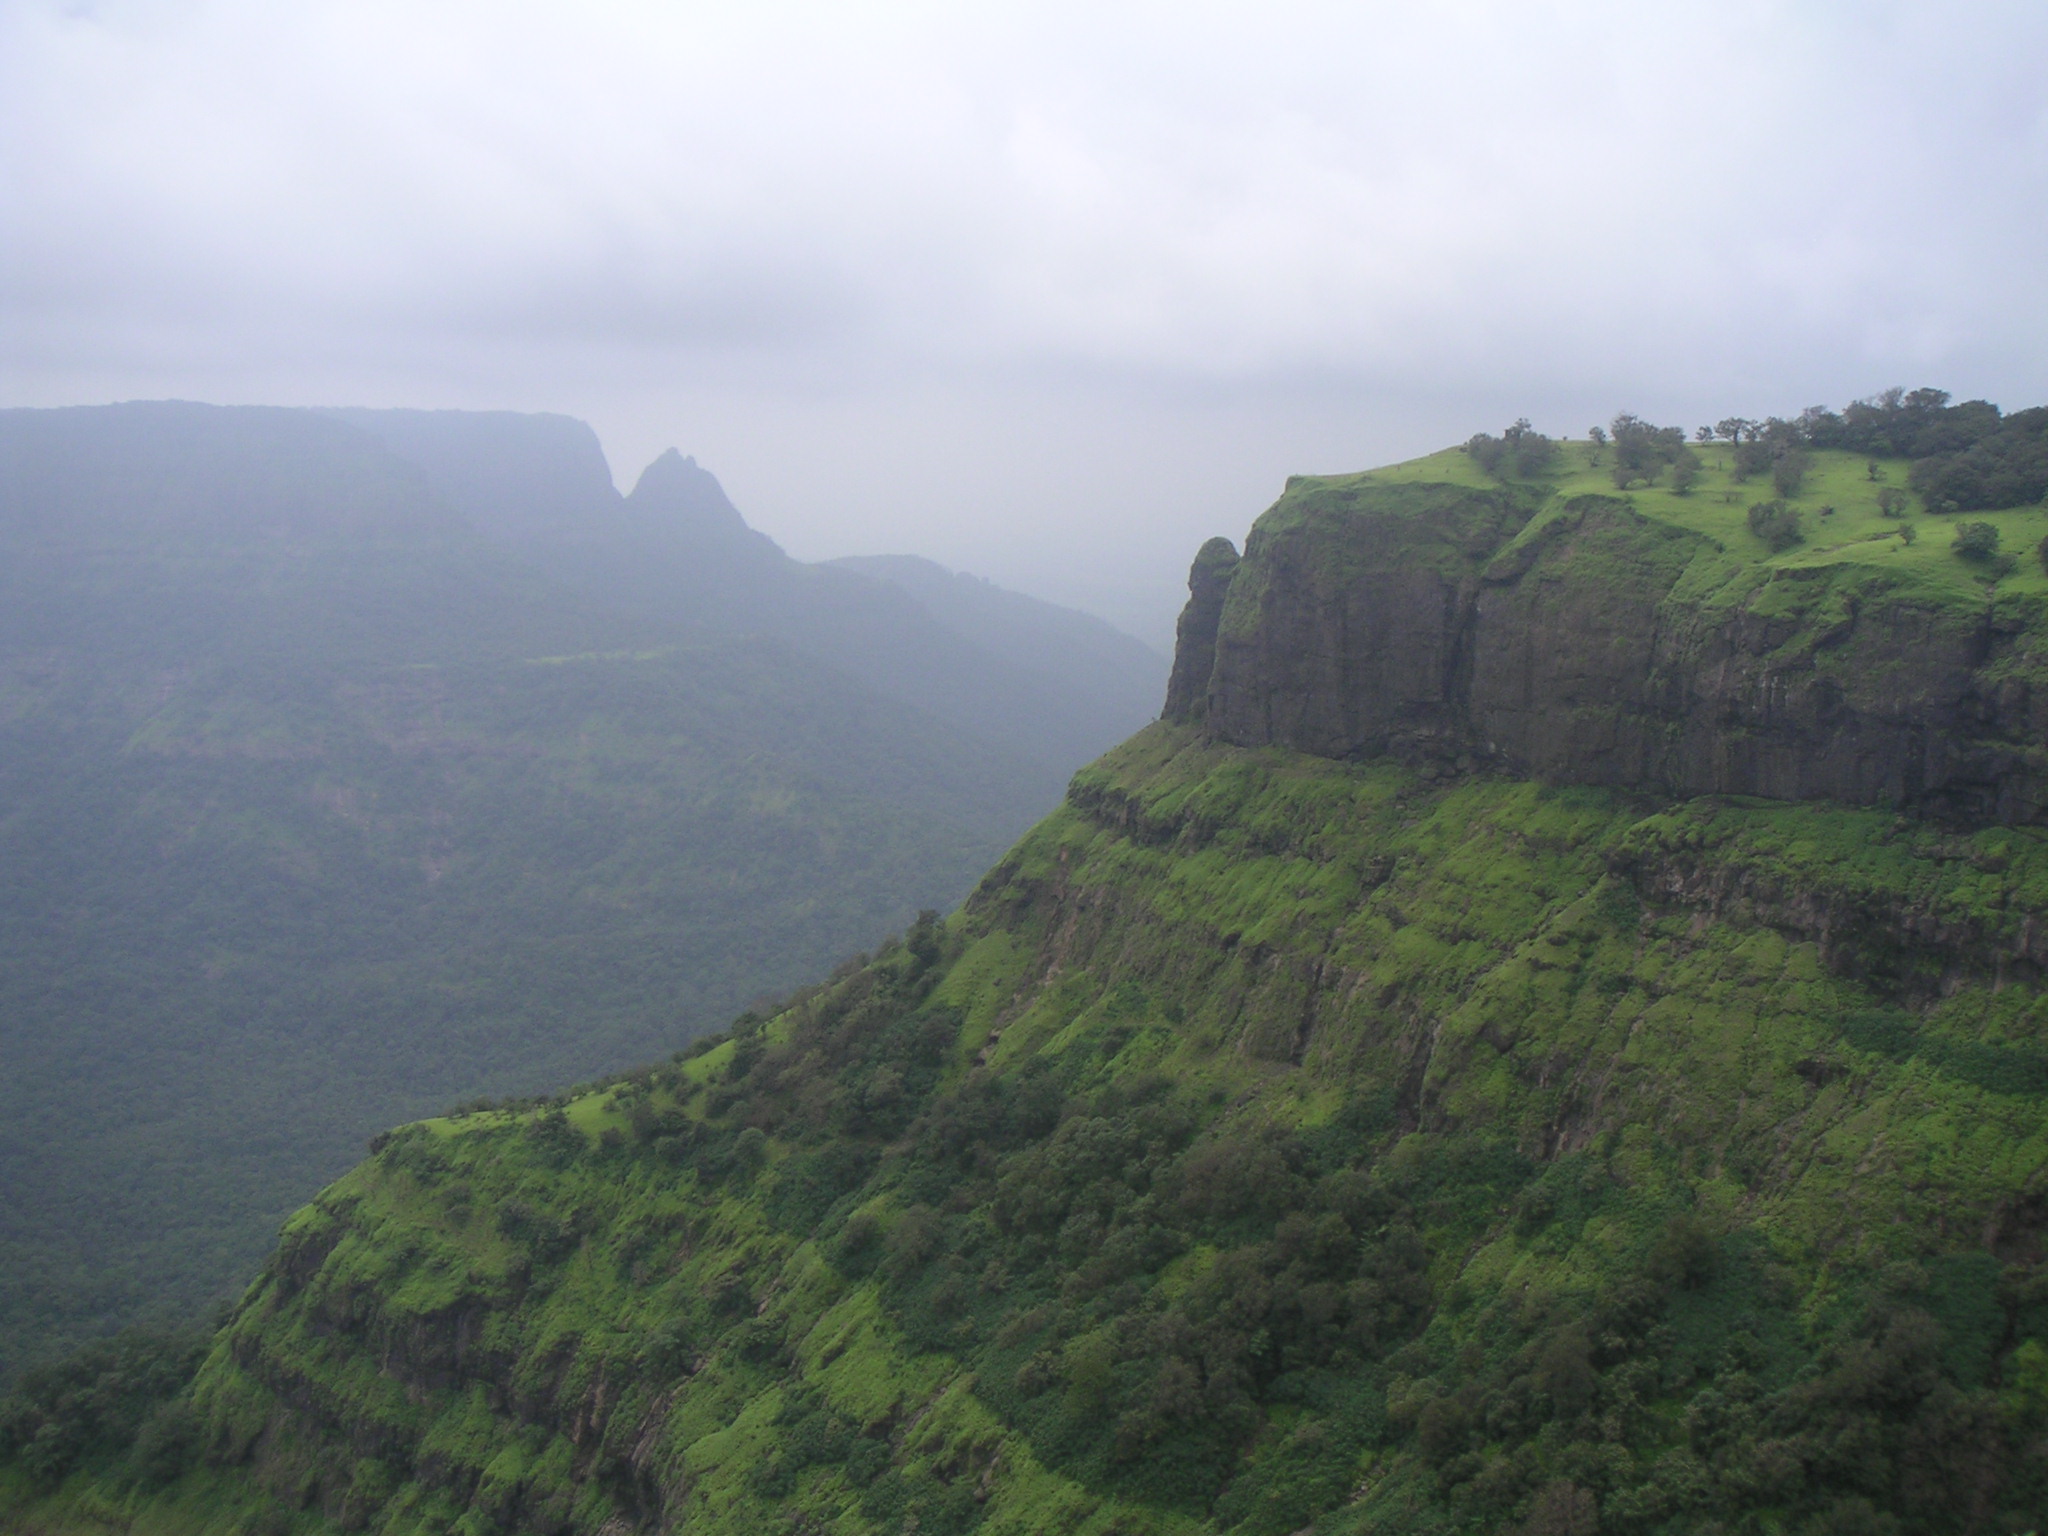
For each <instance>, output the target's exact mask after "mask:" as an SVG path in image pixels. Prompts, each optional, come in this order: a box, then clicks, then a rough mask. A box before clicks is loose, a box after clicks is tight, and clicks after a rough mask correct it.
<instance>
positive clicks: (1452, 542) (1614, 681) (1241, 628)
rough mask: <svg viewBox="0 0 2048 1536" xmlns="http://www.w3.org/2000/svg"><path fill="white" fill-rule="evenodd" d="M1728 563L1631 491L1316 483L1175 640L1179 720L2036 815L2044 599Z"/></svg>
mask: <svg viewBox="0 0 2048 1536" xmlns="http://www.w3.org/2000/svg"><path fill="white" fill-rule="evenodd" d="M1208 553H1209V552H1208V551H1207V550H1205V551H1204V556H1205V558H1206V557H1207V556H1208ZM1739 556H1740V552H1739V551H1738V552H1736V553H1734V554H1731V552H1730V551H1729V550H1728V549H1727V548H1725V547H1724V546H1723V545H1722V543H1721V542H1719V541H1717V540H1716V539H1714V538H1712V537H1709V536H1707V535H1704V534H1701V533H1698V532H1695V531H1691V530H1687V529H1684V528H1679V527H1674V526H1672V525H1670V524H1667V523H1663V522H1659V521H1656V520H1654V519H1652V518H1649V517H1645V516H1643V515H1641V514H1640V513H1638V512H1637V511H1636V510H1635V509H1634V508H1633V507H1632V506H1631V505H1630V504H1629V503H1628V502H1627V501H1625V500H1622V499H1619V498H1615V497H1606V496H1580V497H1576V498H1573V499H1571V500H1568V501H1566V502H1564V503H1563V504H1562V505H1559V506H1553V507H1549V508H1543V509H1541V510H1539V509H1538V508H1537V506H1536V505H1535V504H1534V501H1533V498H1532V497H1530V496H1528V495H1526V494H1520V493H1517V492H1515V491H1512V490H1509V489H1502V490H1497V491H1488V490H1475V489H1468V488H1465V487H1460V486H1453V485H1385V484H1376V483H1374V482H1373V481H1372V480H1370V479H1369V478H1366V477H1360V478H1358V479H1355V480H1351V481H1334V482H1333V481H1308V482H1303V483H1300V484H1297V485H1295V486H1293V487H1291V488H1290V490H1289V492H1288V494H1287V495H1286V496H1284V497H1283V498H1282V499H1281V501H1280V502H1279V503H1278V504H1277V505H1276V506H1275V507H1274V508H1273V509H1272V511H1270V512H1269V513H1267V514H1266V516H1265V517H1264V518H1262V519H1261V520H1260V522H1259V524H1258V526H1257V527H1256V528H1254V530H1253V532H1252V534H1251V537H1250V538H1249V539H1248V540H1247V544H1246V549H1245V553H1244V558H1243V559H1242V560H1241V561H1239V562H1238V563H1236V565H1235V566H1234V567H1233V568H1231V569H1230V571H1229V574H1228V577H1227V590H1226V591H1225V592H1224V593H1223V594H1222V599H1221V603H1220V613H1219V616H1218V622H1217V625H1216V631H1215V638H1214V640H1213V642H1212V643H1210V644H1209V645H1206V646H1205V644H1204V639H1205V636H1204V633H1203V626H1202V625H1200V624H1194V625H1192V626H1191V628H1190V629H1189V630H1188V631H1186V632H1184V637H1183V640H1182V654H1181V655H1180V656H1179V657H1177V658H1176V663H1175V667H1176V671H1175V679H1176V683H1177V684H1179V683H1180V682H1181V679H1182V677H1183V674H1184V673H1187V672H1190V671H1192V670H1195V669H1197V668H1199V667H1200V665H1201V663H1202V660H1203V657H1204V652H1205V651H1207V650H1212V651H1213V660H1212V661H1211V663H1210V665H1209V667H1208V672H1207V680H1206V686H1203V687H1199V688H1197V687H1195V686H1194V685H1193V684H1192V683H1190V684H1187V685H1185V686H1184V687H1181V688H1179V689H1178V690H1177V692H1176V694H1175V695H1174V696H1173V697H1172V698H1170V699H1169V710H1168V713H1169V717H1170V718H1179V719H1184V720H1185V719H1195V718H1199V719H1201V720H1202V721H1203V723H1204V725H1205V727H1206V729H1207V730H1208V731H1209V733H1210V734H1212V735H1213V736H1215V737H1216V738H1218V739H1220V740H1222V741H1225V742H1229V743H1232V744H1235V745H1240V746H1263V745H1278V746H1285V747H1290V748H1293V749H1295V750H1299V751H1304V752H1310V753H1314V754H1316V755H1318V756H1323V757H1334V758H1365V757H1372V756H1380V755H1391V756H1394V757H1397V758H1402V759H1405V760H1408V761H1411V762H1417V763H1420V764H1423V765H1425V766H1440V767H1449V768H1460V767H1462V768H1471V767H1475V766H1482V765H1483V766H1488V767H1493V768H1497V769H1499V770H1502V771H1505V772H1508V773H1512V774H1517V775H1528V776H1533V777H1539V778H1544V779H1548V780H1551V781H1554V782H1565V783H1579V784H1590V785H1599V786H1602V787H1607V788H1624V789H1643V790H1648V791H1651V792H1657V793H1664V794H1671V795H1698V794H1735V795H1761V796H1768V797H1770V798H1773V799H1782V800H1812V799H1830V800H1838V801H1844V802H1847V803H1850V804H1861V805H1872V804H1883V805H1892V806H1896V807H1899V808H1901V809H1904V810H1909V811H1912V812H1914V813H1917V814H1926V815H1933V816H1937V817H1941V818H1944V819H1951V820H1958V821H1963V822H1970V823H1990V822H2004V823H2039V822H2042V821H2044V820H2048V691H2044V689H2043V687H2042V683H2043V681H2044V677H2043V653H2042V646H2041V628H2042V625H2041V620H2042V618H2043V614H2042V612H2041V605H2040V603H2039V602H2038V600H2035V599H2020V598H2013V599H2003V600H1993V599H1991V598H1986V599H1984V600H1983V601H1981V602H1977V603H1974V604H1972V603H1969V602H1965V601H1958V600H1956V599H1955V597H1954V596H1953V595H1952V594H1949V593H1945V592H1937V591H1933V590H1930V589H1928V588H1927V587H1926V586H1925V585H1924V584H1922V583H1918V582H1916V581H1914V580H1913V579H1912V578H1911V577H1910V576H1906V575H1901V574H1895V573H1893V572H1889V571H1886V570H1883V569H1879V568H1874V567H1872V566H1871V565H1869V564H1852V563H1848V562H1841V563H1816V564H1806V565H1796V566H1773V565H1768V564H1762V563H1759V562H1756V561H1752V560H1746V559H1743V558H1740V557H1739ZM1214 567H1215V562H1214V561H1213V560H1212V561H1210V568H1211V569H1212V570H1213V569H1214ZM1200 574H1201V571H1200V570H1199V569H1198V575H1200ZM1216 584H1217V578H1216V577H1215V576H1214V575H1213V574H1212V575H1210V576H1208V577H1207V578H1206V584H1205V585H1202V586H1201V588H1200V590H1198V592H1197V594H1196V596H1195V597H1193V598H1191V600H1190V603H1189V613H1190V615H1191V616H1193V615H1195V614H1196V611H1197V609H1198V607H1201V608H1205V609H1206V607H1208V606H1210V605H1216V603H1217V595H1216V593H1215V592H1214V590H1213V589H1214V587H1215V585H1216Z"/></svg>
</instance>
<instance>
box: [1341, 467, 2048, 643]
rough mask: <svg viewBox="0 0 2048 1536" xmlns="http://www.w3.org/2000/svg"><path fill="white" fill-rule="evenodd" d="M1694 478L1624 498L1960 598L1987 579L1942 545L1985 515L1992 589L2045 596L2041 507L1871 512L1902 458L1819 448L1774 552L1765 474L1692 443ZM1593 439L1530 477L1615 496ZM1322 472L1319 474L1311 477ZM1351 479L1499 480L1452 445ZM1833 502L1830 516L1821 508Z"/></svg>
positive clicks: (1767, 561) (1807, 557) (1976, 596)
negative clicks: (1994, 575) (1792, 520)
mask: <svg viewBox="0 0 2048 1536" xmlns="http://www.w3.org/2000/svg"><path fill="white" fill-rule="evenodd" d="M1699 452H1700V459H1701V469H1702V472H1701V474H1700V477H1699V480H1698V481H1697V483H1696V484H1695V485H1694V486H1693V487H1692V489H1691V490H1690V491H1689V492H1688V493H1687V494H1686V495H1684V496H1680V495H1678V494H1676V493H1675V492H1673V491H1672V490H1671V488H1670V487H1669V486H1668V485H1666V484H1662V483H1659V484H1654V485H1638V486H1635V487H1633V488H1632V489H1630V490H1629V491H1627V492H1626V493H1622V494H1626V496H1627V497H1628V499H1629V500H1630V501H1631V502H1632V503H1634V505H1635V507H1636V510H1637V511H1639V512H1641V513H1642V514H1643V515H1644V516H1646V517H1651V518H1656V519H1658V520H1660V521H1663V522H1669V523H1672V524H1674V525H1676V526H1678V527H1681V528H1686V529H1690V530H1691V531H1693V532H1695V533H1703V534H1705V535H1707V536H1708V537H1709V538H1712V539H1714V540H1716V541H1717V542H1718V543H1720V544H1721V546H1722V547H1723V548H1724V549H1725V550H1726V551H1727V552H1728V553H1729V554H1730V555H1732V556H1735V557H1737V558H1739V559H1742V560H1744V561H1746V562H1755V563H1759V564H1763V565H1768V566H1772V567H1779V568H1783V567H1794V568H1796V567H1805V566H1818V565H1833V564H1842V563H1846V564H1853V565H1867V566H1870V567H1872V568H1874V569H1877V570H1881V571H1885V572H1891V573H1899V574H1904V575H1907V576H1909V577H1912V578H1916V579H1917V581H1919V582H1920V583H1924V584H1925V585H1926V586H1928V587H1930V588H1932V589H1933V590H1936V591H1939V592H1941V593H1943V594H1944V595H1946V596H1948V597H1950V598H1952V599H1957V600H1962V601H1968V602H1973V603H1981V602H1982V601H1983V599H1984V596H1985V593H1986V588H1987V583H1986V581H1985V571H1984V568H1983V567H1981V566H1978V565H1975V564H1972V563H1971V562H1969V561H1967V560H1963V559H1961V558H1959V557H1958V556H1957V555H1956V554H1955V553H1954V552H1953V551H1951V549H1950V548H1949V545H1950V543H1951V542H1952V541H1953V539H1954V537H1955V530H1954V525H1955V524H1956V523H1960V522H1977V521H1983V522H1988V523H1990V524H1992V525H1993V526H1994V527H1996V528H1997V529H1998V530H1999V547H2000V549H2001V550H2002V551H2003V552H2004V553H2006V554H2010V555H2013V556H2015V557H2017V560H2018V565H2017V567H2016V568H2015V569H2014V570H2013V572H2012V573H2011V574H2010V575H2008V576H2005V577H2003V578H2002V579H2000V580H1998V581H1997V583H1996V584H1995V591H1996V593H1997V595H1999V596H2009V595H2030V596H2038V595H2042V594H2048V572H2044V570H2043V568H2042V565H2041V563H2040V562H2039V561H2038V560H2036V559H2035V558H2034V549H2035V547H2036V546H2037V545H2039V544H2040V542H2041V540H2042V538H2043V537H2044V536H2048V507H2040V506H2034V507H2017V508H2013V509H2011V510H2008V511H2003V512H1970V513H1964V514H1961V515H1960V516H1957V517H1954V518H1948V517H1930V516H1928V515H1927V513H1926V508H1925V506H1924V504H1923V503H1922V501H1921V499H1920V497H1919V496H1918V495H1916V494H1913V493H1911V492H1908V496H1909V499H1910V505H1911V511H1910V513H1909V514H1908V516H1907V517H1905V518H1903V519H1900V518H1888V517H1885V516H1883V515H1882V514H1880V513H1879V511H1878V509H1877V494H1878V492H1879V491H1881V490H1884V489H1886V488H1887V487H1891V488H1896V489H1901V490H1903V489H1905V485H1906V468H1907V466H1906V464H1905V463H1904V462H1903V461H1900V460H1887V461H1883V462H1881V463H1880V464H1879V473H1880V474H1881V475H1882V476H1883V477H1884V478H1883V479H1882V480H1878V481H1872V480H1871V479H1869V478H1868V475H1867V472H1866V465H1867V464H1868V463H1869V462H1870V461H1869V460H1867V459H1865V458H1864V457H1863V456H1862V455H1861V454H1852V453H1840V452H1833V451H1828V452H1816V453H1814V454H1813V455H1812V468H1811V469H1810V470H1809V471H1808V473H1807V475H1806V477H1805V480H1804V482H1803V484H1802V485H1801V488H1800V493H1799V495H1798V496H1796V497H1794V498H1792V499H1791V501H1790V503H1789V504H1790V505H1791V506H1794V507H1796V508H1797V509H1798V510H1799V513H1800V520H1801V523H1802V525H1803V527H1804V530H1805V534H1806V542H1805V543H1803V544H1797V545H1794V546H1793V547H1792V548H1790V549H1788V550H1786V551H1784V552H1783V553H1780V554H1775V555H1774V554H1772V553H1771V552H1770V550H1769V549H1768V547H1767V546H1766V545H1765V544H1764V543H1763V541H1762V540H1760V539H1758V538H1757V537H1756V536H1755V535H1754V534H1752V533H1751V532H1750V531H1749V525H1748V521H1747V518H1748V513H1749V508H1750V506H1751V504H1752V503H1755V502H1759V501H1768V500H1771V499H1773V497H1774V495H1775V493H1774V492H1773V491H1772V490H1771V487H1770V483H1769V481H1768V480H1767V479H1752V480H1748V481H1737V480H1736V479H1735V478H1734V477H1733V475H1732V474H1731V473H1730V470H1729V454H1728V451H1727V449H1726V448H1724V447H1719V446H1710V447H1707V448H1704V449H1701V450H1699ZM1593 458H1594V452H1593V449H1592V446H1591V445H1590V444H1588V443H1582V442H1567V443H1564V444H1562V445H1561V450H1560V453H1559V455H1558V460H1557V463H1556V464H1555V466H1554V467H1553V469H1552V470H1551V471H1550V472H1549V473H1548V474H1545V475H1544V476H1542V477H1541V478H1540V479H1538V480H1536V481H1533V482H1530V484H1531V485H1533V486H1534V487H1535V488H1537V489H1539V490H1543V491H1549V492H1551V493H1553V494H1554V495H1555V496H1556V497H1557V498H1558V499H1559V500H1563V499H1566V498H1569V497H1571V496H1579V495H1588V494H1592V495H1605V496H1612V495H1615V494H1617V492H1616V491H1615V488H1614V481H1613V478H1612V476H1611V475H1610V474H1609V471H1608V466H1609V465H1611V464H1612V462H1613V458H1612V450H1608V451H1607V452H1606V453H1603V454H1601V455H1600V456H1599V459H1600V462H1599V464H1598V465H1597V466H1596V465H1595V464H1594V463H1593V462H1592V461H1593ZM1317 478H1318V479H1321V478H1323V477H1317ZM1352 478H1358V479H1364V480H1369V481H1373V482H1383V483H1390V484H1408V483H1431V482H1437V483H1444V484H1451V485H1467V486H1473V487H1480V488H1487V489H1491V488H1494V487H1497V486H1498V485H1500V484H1501V482H1500V481H1498V480H1496V479H1494V478H1493V477H1492V476H1490V475H1488V474H1487V473H1486V472H1485V471H1483V470H1482V469H1480V467H1479V466H1478V465H1477V464H1475V463H1473V462H1472V460H1471V459H1470V458H1468V457H1467V456H1466V454H1465V452H1464V450H1463V449H1459V448H1450V449H1446V450H1444V451H1443V452H1441V453H1435V454H1431V455H1429V456H1428V457H1426V458H1420V459H1413V460H1410V461H1409V462H1407V463H1405V464H1397V465H1393V466H1390V467H1388V468H1386V469H1376V470H1372V471H1370V472H1369V473H1367V474H1366V475H1364V476H1359V477H1351V476H1333V477H1328V479H1329V480H1330V482H1331V483H1342V482H1343V481H1345V480H1348V479H1352ZM1824 506H1832V507H1833V508H1834V509H1835V511H1834V513H1833V514H1832V515H1831V516H1827V517H1823V516H1821V508H1822V507H1824ZM1902 523H1910V524H1911V525H1912V526H1913V528H1914V532H1915V535H1916V537H1915V539H1914V542H1913V543H1912V544H1907V543H1905V542H1904V541H1903V540H1902V539H1900V537H1899V529H1900V527H1901V525H1902Z"/></svg>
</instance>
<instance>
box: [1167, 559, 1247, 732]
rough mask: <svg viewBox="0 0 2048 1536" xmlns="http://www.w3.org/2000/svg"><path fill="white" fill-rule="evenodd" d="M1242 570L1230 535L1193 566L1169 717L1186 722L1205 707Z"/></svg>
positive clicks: (1170, 682)
mask: <svg viewBox="0 0 2048 1536" xmlns="http://www.w3.org/2000/svg"><path fill="white" fill-rule="evenodd" d="M1236 569H1237V546H1236V545H1235V544H1233V543H1231V542H1230V540H1228V539H1211V540H1209V542H1208V543H1206V544H1204V545H1203V546H1202V547H1201V549H1200V551H1199V552H1197V554H1196V555H1195V563H1194V564H1193V565H1192V566H1191V567H1189V569H1188V602H1187V606H1186V607H1185V608H1183V609H1181V611H1180V623H1179V625H1178V626H1176V628H1175V630H1174V646H1173V675H1172V676H1171V677H1169V678H1168V679H1167V682H1166V708H1165V709H1164V710H1163V711H1162V712H1161V718H1163V719H1167V720H1186V719H1188V718H1190V716H1196V715H1199V714H1200V712H1201V710H1202V707H1203V704H1204V702H1205V699H1206V695H1207V690H1208V685H1209V673H1210V670H1211V668H1212V667H1213V666H1214V664H1215V661H1216V626H1217V624H1218V623H1219V622H1220V621H1221V620H1222V618H1223V599H1224V596H1225V595H1226V594H1227V593H1228V592H1229V591H1230V577H1231V573H1232V572H1234V571H1235V570H1236Z"/></svg>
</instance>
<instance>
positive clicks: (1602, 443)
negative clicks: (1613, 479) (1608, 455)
mask: <svg viewBox="0 0 2048 1536" xmlns="http://www.w3.org/2000/svg"><path fill="white" fill-rule="evenodd" d="M1586 441H1588V442H1589V443H1591V444H1592V445H1593V451H1592V454H1591V455H1590V458H1591V462H1592V463H1593V464H1595V465H1598V464H1599V462H1600V450H1601V449H1602V448H1605V447H1606V446H1607V429H1606V428H1605V427H1589V428H1587V429H1586Z"/></svg>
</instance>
